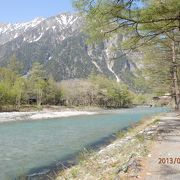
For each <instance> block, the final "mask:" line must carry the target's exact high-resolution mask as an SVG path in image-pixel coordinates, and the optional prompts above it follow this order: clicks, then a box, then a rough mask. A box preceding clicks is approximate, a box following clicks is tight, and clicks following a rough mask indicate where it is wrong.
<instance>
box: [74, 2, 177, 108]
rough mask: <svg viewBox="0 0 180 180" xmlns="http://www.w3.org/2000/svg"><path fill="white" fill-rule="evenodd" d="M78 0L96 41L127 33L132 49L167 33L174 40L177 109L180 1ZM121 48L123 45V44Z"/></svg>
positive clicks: (160, 37) (126, 46) (126, 47)
mask: <svg viewBox="0 0 180 180" xmlns="http://www.w3.org/2000/svg"><path fill="white" fill-rule="evenodd" d="M74 3H75V6H76V7H77V8H78V9H79V10H80V12H81V13H83V15H84V16H85V19H86V28H85V30H86V32H88V34H89V36H90V39H91V40H92V41H93V42H94V41H99V40H102V39H106V38H107V39H109V38H112V37H113V36H114V35H117V34H118V33H123V34H125V35H126V41H125V43H123V47H124V49H125V50H128V51H132V50H134V49H136V48H138V47H141V46H143V45H147V44H149V43H151V42H152V40H154V38H158V39H159V41H161V40H163V39H164V36H165V37H166V38H169V39H170V40H171V42H170V44H169V45H171V62H172V64H173V66H172V68H171V69H172V75H173V78H172V84H173V85H172V88H173V97H174V100H175V106H176V109H179V106H180V102H179V101H180V93H179V85H178V81H179V79H178V66H177V56H178V54H177V53H179V52H178V51H177V49H178V46H177V45H178V44H179V42H180V38H179V37H180V36H179V34H180V33H179V32H180V1H179V0H163V1H162V0H139V1H138V0H110V1H107V0H75V1H74ZM169 34H170V36H169ZM172 34H173V36H172ZM120 44H121V43H120ZM120 47H121V48H122V44H121V46H120Z"/></svg>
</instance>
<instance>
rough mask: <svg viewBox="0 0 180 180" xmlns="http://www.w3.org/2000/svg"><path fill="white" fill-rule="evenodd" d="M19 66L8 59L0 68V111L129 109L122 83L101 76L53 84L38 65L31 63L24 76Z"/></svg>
mask: <svg viewBox="0 0 180 180" xmlns="http://www.w3.org/2000/svg"><path fill="white" fill-rule="evenodd" d="M22 68H23V67H22V65H21V63H19V62H18V60H17V59H16V58H12V59H11V61H10V63H9V64H8V65H7V67H1V68H0V110H1V111H5V110H6V111H9V110H20V109H21V108H22V107H24V106H27V105H31V107H32V106H35V107H38V108H41V105H66V106H68V107H69V106H71V107H72V106H99V107H106V108H119V107H129V106H131V105H132V103H133V96H134V95H133V93H132V92H130V91H129V90H128V88H127V86H126V85H124V84H123V83H116V82H115V81H113V80H110V79H108V78H106V77H105V76H102V75H91V76H89V77H88V78H87V79H78V80H67V81H62V82H60V83H59V82H56V81H55V80H54V79H53V77H52V76H47V74H46V72H45V71H44V68H43V66H42V65H41V64H39V63H34V64H33V65H32V68H31V69H30V71H29V73H28V74H27V75H24V76H23V75H22V74H21V71H22Z"/></svg>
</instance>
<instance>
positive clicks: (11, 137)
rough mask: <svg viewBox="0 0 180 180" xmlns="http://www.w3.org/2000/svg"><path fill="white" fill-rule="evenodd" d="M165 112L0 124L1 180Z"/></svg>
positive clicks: (132, 111) (138, 111)
mask: <svg viewBox="0 0 180 180" xmlns="http://www.w3.org/2000/svg"><path fill="white" fill-rule="evenodd" d="M165 111H167V109H166V108H132V109H122V110H114V111H113V110H112V111H107V112H104V113H102V114H97V115H89V116H88V115H86V116H74V117H66V118H56V119H44V120H33V121H17V122H6V123H0V180H6V179H9V180H11V179H14V178H15V177H17V176H18V175H20V174H24V173H25V174H28V173H30V172H32V170H35V169H39V168H41V167H45V166H48V165H50V164H56V163H57V162H58V161H60V160H61V159H63V158H65V157H67V156H69V155H71V154H74V153H76V152H78V151H80V150H82V149H83V148H84V147H86V146H87V145H91V144H93V143H95V142H98V141H100V140H101V139H103V138H105V137H108V136H110V135H112V134H113V133H116V132H117V131H119V130H121V129H123V128H126V127H128V126H130V125H132V124H133V123H135V122H138V121H139V120H141V119H142V118H145V117H146V116H150V115H154V114H157V113H160V112H165ZM0 118H1V117H0Z"/></svg>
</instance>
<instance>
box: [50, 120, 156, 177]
mask: <svg viewBox="0 0 180 180" xmlns="http://www.w3.org/2000/svg"><path fill="white" fill-rule="evenodd" d="M157 125H158V117H153V118H149V119H145V120H142V121H140V122H139V123H138V124H135V125H134V126H133V127H131V128H129V129H128V130H127V131H120V132H118V133H117V134H116V137H117V139H116V140H115V141H114V142H113V143H111V144H110V145H108V146H106V147H103V148H102V149H101V150H100V151H98V152H95V151H88V150H84V151H83V152H81V153H80V154H79V156H78V157H77V160H78V162H79V163H78V164H77V165H75V166H72V167H70V168H66V167H64V170H62V171H60V172H59V173H58V174H57V178H56V180H66V179H74V180H84V179H88V180H91V179H92V180H94V179H96V180H101V179H102V180H106V179H107V180H111V179H113V180H114V179H115V178H123V179H129V178H132V177H136V176H138V172H139V171H140V169H141V167H140V165H141V163H140V160H141V158H142V157H144V156H147V155H148V152H149V151H148V149H149V147H150V146H151V144H152V143H153V139H154V138H155V135H156V127H157ZM49 178H50V177H49Z"/></svg>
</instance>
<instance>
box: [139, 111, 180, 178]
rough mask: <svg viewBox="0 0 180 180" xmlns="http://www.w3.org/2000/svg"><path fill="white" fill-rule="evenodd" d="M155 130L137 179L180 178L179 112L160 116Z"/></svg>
mask: <svg viewBox="0 0 180 180" xmlns="http://www.w3.org/2000/svg"><path fill="white" fill-rule="evenodd" d="M157 132H158V134H157V137H156V140H155V142H154V144H153V145H152V147H151V150H150V153H149V155H148V157H147V158H146V159H145V160H143V161H142V168H143V170H142V172H141V174H140V176H139V179H143V180H180V113H169V114H167V115H166V116H163V117H161V118H160V122H159V125H158V129H157Z"/></svg>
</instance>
